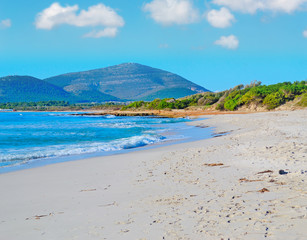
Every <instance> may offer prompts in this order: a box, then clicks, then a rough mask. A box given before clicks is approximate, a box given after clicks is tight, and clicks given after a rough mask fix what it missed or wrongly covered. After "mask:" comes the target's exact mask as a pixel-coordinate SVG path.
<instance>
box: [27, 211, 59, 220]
mask: <svg viewBox="0 0 307 240" xmlns="http://www.w3.org/2000/svg"><path fill="white" fill-rule="evenodd" d="M62 213H63V212H61V213H59V214H62ZM52 215H54V213H49V214H43V215H35V216H34V217H29V218H26V220H30V219H36V220H39V219H41V218H43V217H48V216H52Z"/></svg>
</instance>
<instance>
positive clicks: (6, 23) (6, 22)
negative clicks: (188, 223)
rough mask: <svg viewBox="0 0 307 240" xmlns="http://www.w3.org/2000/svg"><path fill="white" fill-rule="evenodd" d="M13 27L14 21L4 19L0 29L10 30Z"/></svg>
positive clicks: (0, 22) (0, 23)
mask: <svg viewBox="0 0 307 240" xmlns="http://www.w3.org/2000/svg"><path fill="white" fill-rule="evenodd" d="M11 26H12V21H11V19H4V20H2V21H0V28H9V27H11Z"/></svg>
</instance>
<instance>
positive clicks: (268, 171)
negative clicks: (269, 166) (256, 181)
mask: <svg viewBox="0 0 307 240" xmlns="http://www.w3.org/2000/svg"><path fill="white" fill-rule="evenodd" d="M263 173H273V171H272V170H266V171H262V172H258V173H257V174H263Z"/></svg>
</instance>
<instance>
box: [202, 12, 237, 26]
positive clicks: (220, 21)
mask: <svg viewBox="0 0 307 240" xmlns="http://www.w3.org/2000/svg"><path fill="white" fill-rule="evenodd" d="M207 20H208V22H209V23H210V24H211V25H212V26H213V27H216V28H226V27H230V26H231V23H232V22H233V21H235V17H234V16H233V15H232V14H231V12H230V11H229V10H228V9H227V8H224V7H222V8H221V9H220V10H219V11H218V10H211V11H210V12H208V14H207Z"/></svg>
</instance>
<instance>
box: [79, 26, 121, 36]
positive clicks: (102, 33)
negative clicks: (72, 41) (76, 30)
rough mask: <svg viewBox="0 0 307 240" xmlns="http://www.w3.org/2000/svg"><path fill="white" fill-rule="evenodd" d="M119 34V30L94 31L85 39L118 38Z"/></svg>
mask: <svg viewBox="0 0 307 240" xmlns="http://www.w3.org/2000/svg"><path fill="white" fill-rule="evenodd" d="M117 33H118V29H117V28H105V29H103V30H100V31H95V30H94V31H92V32H89V33H87V34H85V35H84V36H83V37H85V38H101V37H110V38H112V37H116V35H117Z"/></svg>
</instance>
